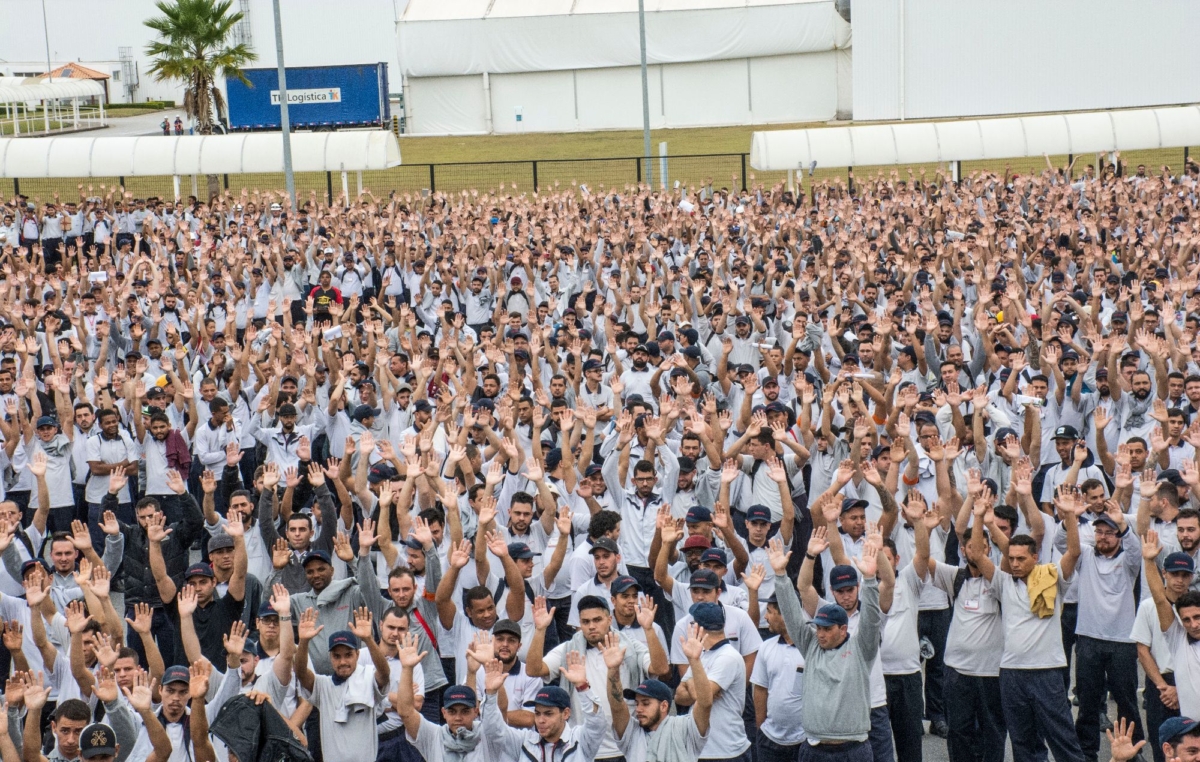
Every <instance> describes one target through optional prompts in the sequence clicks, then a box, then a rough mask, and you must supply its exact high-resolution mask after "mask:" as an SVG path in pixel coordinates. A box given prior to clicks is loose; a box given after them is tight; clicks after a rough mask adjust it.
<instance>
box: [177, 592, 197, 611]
mask: <svg viewBox="0 0 1200 762" xmlns="http://www.w3.org/2000/svg"><path fill="white" fill-rule="evenodd" d="M196 605H197V604H196V588H195V586H194V585H184V586H183V589H182V590H180V591H179V597H178V598H177V599H176V601H175V608H176V610H177V611H178V612H179V616H181V617H186V616H191V615H192V614H194V613H195V612H196Z"/></svg>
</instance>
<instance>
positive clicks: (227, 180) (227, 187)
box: [225, 175, 229, 190]
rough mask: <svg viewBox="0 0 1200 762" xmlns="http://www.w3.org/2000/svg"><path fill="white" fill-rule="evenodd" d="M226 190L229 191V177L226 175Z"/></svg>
mask: <svg viewBox="0 0 1200 762" xmlns="http://www.w3.org/2000/svg"><path fill="white" fill-rule="evenodd" d="M225 190H229V175H225Z"/></svg>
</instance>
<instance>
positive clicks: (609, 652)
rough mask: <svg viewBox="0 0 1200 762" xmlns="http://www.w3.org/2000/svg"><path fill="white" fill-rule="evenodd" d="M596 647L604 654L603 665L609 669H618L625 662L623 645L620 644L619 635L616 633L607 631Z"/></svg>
mask: <svg viewBox="0 0 1200 762" xmlns="http://www.w3.org/2000/svg"><path fill="white" fill-rule="evenodd" d="M597 648H599V649H600V653H601V654H603V655H604V666H606V667H608V668H609V669H619V668H620V666H621V665H622V664H624V663H625V646H624V645H622V643H621V636H620V635H618V634H617V633H615V632H612V631H609V633H608V634H607V635H605V636H604V640H602V641H601V642H600V643H599V645H597Z"/></svg>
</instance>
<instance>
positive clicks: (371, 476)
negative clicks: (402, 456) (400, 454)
mask: <svg viewBox="0 0 1200 762" xmlns="http://www.w3.org/2000/svg"><path fill="white" fill-rule="evenodd" d="M399 478H400V472H399V471H397V470H396V467H395V466H393V465H392V464H391V463H388V462H386V461H380V462H379V463H376V464H375V465H373V466H371V470H370V471H368V472H367V481H368V482H370V483H371V484H379V483H380V482H391V481H396V480H397V479H399Z"/></svg>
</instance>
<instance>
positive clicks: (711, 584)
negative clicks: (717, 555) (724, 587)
mask: <svg viewBox="0 0 1200 762" xmlns="http://www.w3.org/2000/svg"><path fill="white" fill-rule="evenodd" d="M720 586H721V580H720V578H719V577H717V573H716V572H715V571H713V570H712V569H697V570H696V571H695V572H694V573H693V574H692V579H691V581H689V582H688V587H689V588H693V587H694V588H698V589H700V590H716V589H717V588H719V587H720Z"/></svg>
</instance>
